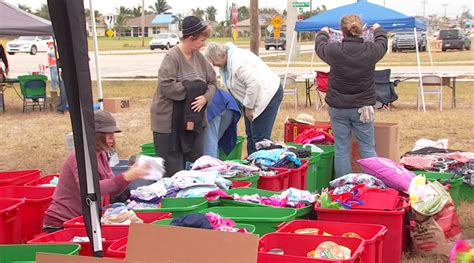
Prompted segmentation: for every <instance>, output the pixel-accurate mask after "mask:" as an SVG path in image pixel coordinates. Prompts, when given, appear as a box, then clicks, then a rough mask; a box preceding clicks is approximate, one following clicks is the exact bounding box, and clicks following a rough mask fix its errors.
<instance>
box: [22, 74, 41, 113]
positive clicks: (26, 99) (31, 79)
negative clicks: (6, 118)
mask: <svg viewBox="0 0 474 263" xmlns="http://www.w3.org/2000/svg"><path fill="white" fill-rule="evenodd" d="M18 80H19V81H20V87H21V94H22V95H23V112H25V109H26V108H27V107H32V109H33V110H35V107H36V106H38V107H39V109H40V111H41V110H46V81H47V80H48V77H46V76H43V75H31V76H30V75H25V76H18Z"/></svg>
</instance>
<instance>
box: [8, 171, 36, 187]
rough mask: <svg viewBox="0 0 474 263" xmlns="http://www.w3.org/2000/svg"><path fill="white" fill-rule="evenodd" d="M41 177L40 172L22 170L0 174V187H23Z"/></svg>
mask: <svg viewBox="0 0 474 263" xmlns="http://www.w3.org/2000/svg"><path fill="white" fill-rule="evenodd" d="M40 176H41V170H39V169H34V170H22V171H10V172H0V187H2V186H8V185H24V184H26V183H28V182H30V181H32V180H35V179H38V178H39V177H40Z"/></svg>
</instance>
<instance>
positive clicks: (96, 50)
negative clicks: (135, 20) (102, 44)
mask: <svg viewBox="0 0 474 263" xmlns="http://www.w3.org/2000/svg"><path fill="white" fill-rule="evenodd" d="M89 10H90V14H91V24H92V38H93V39H94V58H95V72H96V81H97V96H98V101H99V104H100V109H104V104H103V100H104V98H103V95H102V77H101V75H100V63H99V44H98V43H97V29H96V24H95V11H94V7H93V5H92V0H89Z"/></svg>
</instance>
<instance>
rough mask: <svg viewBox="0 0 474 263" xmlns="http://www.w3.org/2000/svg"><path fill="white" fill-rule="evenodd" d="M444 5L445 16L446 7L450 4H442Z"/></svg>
mask: <svg viewBox="0 0 474 263" xmlns="http://www.w3.org/2000/svg"><path fill="white" fill-rule="evenodd" d="M441 5H442V6H443V7H444V17H446V7H447V6H448V4H441Z"/></svg>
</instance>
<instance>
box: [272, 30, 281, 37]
mask: <svg viewBox="0 0 474 263" xmlns="http://www.w3.org/2000/svg"><path fill="white" fill-rule="evenodd" d="M273 37H274V38H275V39H280V29H279V28H275V31H273Z"/></svg>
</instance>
